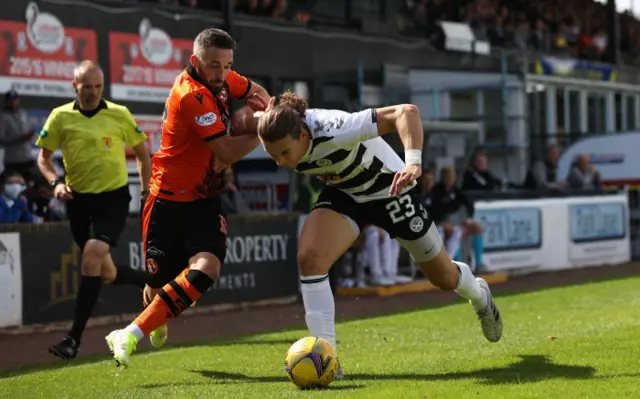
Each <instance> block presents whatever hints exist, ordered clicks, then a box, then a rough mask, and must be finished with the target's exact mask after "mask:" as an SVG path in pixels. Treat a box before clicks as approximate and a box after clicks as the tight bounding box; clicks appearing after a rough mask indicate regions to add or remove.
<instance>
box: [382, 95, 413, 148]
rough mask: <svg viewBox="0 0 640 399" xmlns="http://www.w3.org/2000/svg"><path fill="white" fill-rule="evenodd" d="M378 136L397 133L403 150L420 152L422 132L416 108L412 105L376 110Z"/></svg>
mask: <svg viewBox="0 0 640 399" xmlns="http://www.w3.org/2000/svg"><path fill="white" fill-rule="evenodd" d="M376 122H377V124H378V134H379V135H380V136H382V135H385V134H388V133H391V132H398V135H399V136H400V140H402V144H403V145H404V148H405V150H412V149H413V150H419V151H422V142H423V137H424V131H423V129H422V117H421V116H420V111H419V110H418V107H416V106H415V105H413V104H400V105H392V106H390V107H384V108H378V109H376Z"/></svg>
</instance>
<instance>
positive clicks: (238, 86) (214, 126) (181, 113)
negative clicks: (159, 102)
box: [149, 66, 251, 202]
mask: <svg viewBox="0 0 640 399" xmlns="http://www.w3.org/2000/svg"><path fill="white" fill-rule="evenodd" d="M250 89H251V82H250V81H249V80H248V79H247V78H245V77H243V76H241V75H239V74H237V73H236V72H234V71H231V72H230V73H229V74H228V75H227V78H226V79H225V83H224V88H223V90H222V91H221V92H220V93H218V94H214V93H212V92H211V91H210V90H209V89H208V88H207V87H206V86H205V85H204V84H203V82H202V81H201V80H200V78H199V77H198V75H197V73H196V71H195V70H194V69H193V68H192V67H190V66H189V67H187V68H186V69H185V70H184V71H183V72H182V73H181V74H180V75H179V76H178V77H177V78H176V81H175V82H174V84H173V87H172V88H171V92H170V93H169V97H168V98H167V101H166V103H165V108H164V112H163V114H162V140H161V142H160V149H159V150H158V152H156V153H155V155H154V156H153V169H152V173H151V183H150V187H149V189H150V192H151V194H153V195H155V196H157V197H159V198H164V199H167V200H171V201H178V202H188V201H194V200H198V199H203V198H213V197H216V196H218V195H220V194H221V193H222V191H223V190H224V183H223V181H222V173H221V172H222V169H223V168H224V166H225V165H222V163H221V162H220V161H217V160H216V157H215V154H214V153H213V152H212V151H211V149H210V148H209V146H208V145H207V142H209V141H211V140H215V139H218V138H220V137H223V136H225V135H226V134H227V124H228V122H229V120H230V115H229V97H232V98H236V99H242V98H244V97H246V95H247V94H248V93H249V90H250Z"/></svg>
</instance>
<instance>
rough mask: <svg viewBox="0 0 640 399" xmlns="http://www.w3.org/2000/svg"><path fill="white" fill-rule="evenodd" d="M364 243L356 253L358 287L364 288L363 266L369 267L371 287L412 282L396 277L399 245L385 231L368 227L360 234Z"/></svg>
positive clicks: (372, 226)
mask: <svg viewBox="0 0 640 399" xmlns="http://www.w3.org/2000/svg"><path fill="white" fill-rule="evenodd" d="M362 235H363V236H364V242H363V243H362V245H361V247H360V250H359V252H358V258H359V260H360V262H358V263H357V267H356V269H357V272H356V275H357V276H356V277H357V282H358V287H363V286H364V276H365V273H364V266H365V265H368V266H369V271H370V273H371V285H373V286H390V285H395V284H406V283H410V282H411V281H412V278H411V277H408V276H401V275H398V260H399V257H400V244H399V243H398V241H396V240H394V239H392V238H391V237H390V236H389V233H387V232H386V231H385V230H383V229H381V228H379V227H377V226H374V225H368V226H366V227H365V228H364V231H363V232H362Z"/></svg>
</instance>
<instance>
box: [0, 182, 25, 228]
mask: <svg viewBox="0 0 640 399" xmlns="http://www.w3.org/2000/svg"><path fill="white" fill-rule="evenodd" d="M1 180H2V181H3V184H2V197H0V223H33V215H32V214H31V212H29V208H28V207H27V200H26V199H25V198H24V197H23V196H22V193H24V191H25V190H26V189H27V185H26V183H25V181H24V178H23V177H22V175H21V174H20V173H18V172H15V171H5V172H4V176H3V177H2V179H1Z"/></svg>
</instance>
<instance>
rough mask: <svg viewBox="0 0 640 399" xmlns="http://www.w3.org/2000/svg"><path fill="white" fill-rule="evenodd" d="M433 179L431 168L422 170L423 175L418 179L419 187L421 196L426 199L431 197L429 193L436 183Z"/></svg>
mask: <svg viewBox="0 0 640 399" xmlns="http://www.w3.org/2000/svg"><path fill="white" fill-rule="evenodd" d="M434 180H435V179H434V178H433V170H432V169H430V168H425V169H422V174H421V175H420V177H419V178H418V185H419V186H420V196H421V197H422V198H423V199H425V198H428V197H429V193H430V192H431V190H432V189H433V184H434V183H435V181H434Z"/></svg>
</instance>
